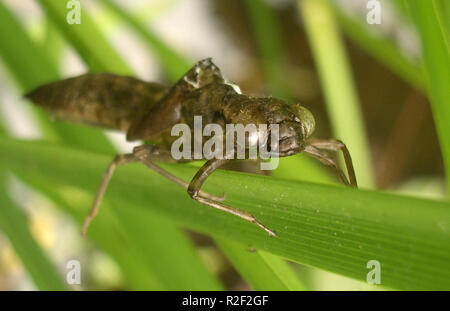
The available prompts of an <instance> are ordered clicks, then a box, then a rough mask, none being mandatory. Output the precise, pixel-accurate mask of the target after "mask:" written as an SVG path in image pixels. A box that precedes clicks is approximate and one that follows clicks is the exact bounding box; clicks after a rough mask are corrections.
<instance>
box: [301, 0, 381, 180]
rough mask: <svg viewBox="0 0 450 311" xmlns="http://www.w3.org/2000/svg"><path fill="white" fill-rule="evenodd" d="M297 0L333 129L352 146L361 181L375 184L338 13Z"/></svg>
mask: <svg viewBox="0 0 450 311" xmlns="http://www.w3.org/2000/svg"><path fill="white" fill-rule="evenodd" d="M297 3H298V8H299V11H300V14H301V16H302V19H303V22H304V25H305V29H306V33H307V36H308V39H309V42H310V45H311V48H312V52H313V55H314V58H315V61H316V64H317V68H318V71H319V76H320V80H321V83H322V88H323V90H324V93H325V99H326V103H327V109H328V113H329V117H330V120H331V124H332V129H333V133H334V134H335V136H336V138H338V139H341V140H342V141H344V142H345V143H346V145H347V147H348V149H349V150H350V153H351V154H352V158H353V163H354V166H355V171H356V175H357V178H358V182H359V184H360V185H361V186H363V187H369V188H370V187H372V186H373V185H374V182H373V172H372V164H371V163H372V162H371V157H370V147H369V143H368V141H367V135H366V131H365V127H364V123H363V117H362V114H361V111H360V107H359V103H358V96H357V92H356V90H355V86H354V84H353V80H352V74H351V68H350V64H349V61H348V59H347V55H346V53H345V48H344V44H343V42H342V39H341V36H340V34H339V31H338V25H337V22H336V20H335V16H334V15H333V11H332V10H331V8H330V6H329V4H328V3H327V2H325V1H323V0H304V1H300V0H298V2H297Z"/></svg>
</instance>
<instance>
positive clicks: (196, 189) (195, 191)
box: [188, 159, 276, 236]
mask: <svg viewBox="0 0 450 311" xmlns="http://www.w3.org/2000/svg"><path fill="white" fill-rule="evenodd" d="M228 161H230V160H228V159H212V160H209V161H207V162H206V163H205V164H204V165H203V166H202V167H201V168H200V169H199V170H198V172H197V173H196V174H195V176H194V178H193V179H192V181H191V183H190V184H189V187H188V194H189V195H190V196H191V198H192V199H194V200H196V201H198V202H200V203H202V204H205V205H207V206H210V207H213V208H217V209H219V210H221V211H224V212H227V213H230V214H233V215H235V216H238V217H240V218H242V219H245V220H247V221H249V222H251V223H254V224H255V225H257V226H258V227H260V228H261V229H263V230H264V231H266V232H267V233H268V234H269V235H271V236H276V233H275V232H274V231H272V230H270V229H269V228H267V227H266V226H264V225H263V224H262V223H260V222H259V221H258V220H257V219H256V218H255V216H253V215H252V214H250V213H247V212H244V211H241V210H239V209H237V208H234V207H231V206H228V205H225V204H223V203H220V202H218V201H217V200H213V199H211V198H207V197H204V196H203V195H202V193H201V190H200V189H201V187H202V185H203V183H204V182H205V181H206V179H207V178H208V177H209V175H211V174H212V173H213V172H214V171H215V170H216V169H217V168H219V167H220V166H222V165H224V164H225V163H227V162H228Z"/></svg>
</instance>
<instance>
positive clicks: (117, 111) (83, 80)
mask: <svg viewBox="0 0 450 311" xmlns="http://www.w3.org/2000/svg"><path fill="white" fill-rule="evenodd" d="M27 97H28V98H29V99H31V100H32V101H33V102H34V103H36V104H37V105H39V106H41V107H43V108H45V109H46V110H48V111H49V112H50V113H51V114H53V115H54V116H55V117H57V118H60V119H63V120H67V121H72V122H77V123H84V124H89V125H94V126H100V127H103V128H109V129H116V130H119V131H123V132H125V133H126V137H127V140H129V141H136V140H143V141H149V142H151V143H146V144H144V145H142V146H138V147H135V148H134V150H133V151H132V152H131V153H127V154H120V155H117V156H116V157H115V158H114V159H113V161H112V162H111V164H110V165H109V166H108V168H107V170H106V172H105V175H104V177H103V179H102V182H101V184H100V187H99V189H98V192H97V195H96V197H95V200H94V202H93V204H92V208H91V211H90V213H89V215H88V216H87V217H86V219H85V222H84V224H83V227H82V234H83V235H85V234H86V229H87V228H88V225H89V223H90V222H91V220H92V219H93V218H94V217H95V216H96V214H97V212H98V209H99V206H100V203H101V200H102V197H103V195H104V193H105V190H106V188H107V185H108V182H109V180H110V179H111V176H112V174H113V172H114V170H115V168H116V167H117V166H119V165H124V164H127V163H132V162H142V163H143V164H145V165H146V166H147V167H149V168H150V169H152V170H154V171H155V172H157V173H158V174H160V175H162V176H164V177H165V178H168V179H169V180H171V181H173V182H174V183H176V184H178V185H180V186H182V187H184V188H185V189H187V192H188V194H189V196H190V197H191V198H192V199H194V200H196V201H198V202H200V203H202V204H205V205H207V206H210V207H213V208H216V209H219V210H222V211H225V212H228V213H230V214H233V215H236V216H238V217H240V218H243V219H245V220H247V221H249V222H251V223H254V224H256V225H257V226H259V227H260V228H262V229H263V230H265V231H266V232H267V233H268V234H270V235H271V236H276V233H275V231H273V230H271V229H269V228H267V227H266V226H265V225H263V224H262V223H260V222H259V221H258V220H257V219H256V218H255V217H254V216H253V215H251V214H250V213H247V212H245V211H242V210H240V209H237V208H234V207H231V206H228V205H226V204H224V203H223V200H224V197H217V196H214V195H211V194H209V193H206V192H204V191H202V190H201V187H202V185H203V183H204V182H205V180H206V179H207V178H208V176H210V175H211V174H212V173H213V172H214V170H216V169H217V168H219V167H222V166H223V165H225V164H226V163H229V162H230V161H234V159H231V158H228V157H222V158H213V159H207V161H206V163H205V164H204V165H203V166H202V167H201V168H200V169H199V170H198V172H197V173H196V174H195V176H194V177H193V179H192V180H191V182H190V183H187V182H186V181H184V180H182V179H180V178H178V177H176V176H175V175H173V174H171V173H169V172H168V171H166V170H164V169H162V168H161V167H160V166H158V165H157V164H155V162H158V161H172V162H173V161H175V162H176V161H186V159H182V160H175V159H174V158H173V156H172V154H171V145H172V143H173V142H174V141H175V140H176V138H177V137H174V136H172V135H171V130H172V127H173V126H175V125H176V124H186V125H188V126H189V127H190V128H191V129H193V128H194V119H195V117H196V116H197V117H198V116H200V117H202V120H203V123H204V124H219V125H220V126H222V127H224V132H225V125H226V124H242V125H244V126H245V125H248V124H255V125H256V126H259V125H267V126H269V131H270V125H273V124H276V125H277V128H278V136H279V142H278V145H277V146H278V155H279V156H280V157H285V156H291V155H294V154H297V153H300V152H303V153H306V154H308V155H310V156H312V157H314V158H316V159H318V160H319V161H320V162H322V163H323V164H325V165H327V166H330V167H332V168H333V169H334V170H335V171H336V172H337V174H338V176H339V177H340V179H341V180H342V182H343V183H344V184H346V185H349V186H354V187H356V186H357V183H356V177H355V172H354V169H353V165H352V160H351V157H350V153H349V151H348V150H347V148H346V146H345V145H344V144H343V143H342V142H341V141H339V140H336V139H313V138H311V134H312V133H313V131H314V128H315V121H314V117H313V115H312V114H311V113H310V112H309V110H307V109H306V108H305V107H303V106H301V105H300V104H298V103H288V102H285V101H282V100H279V99H276V98H273V97H263V98H258V97H251V96H247V95H243V94H241V92H240V90H239V88H238V87H237V86H236V85H233V84H231V83H229V82H228V81H227V80H226V79H225V78H224V77H223V75H222V73H221V71H220V69H219V68H218V67H217V66H216V65H215V64H214V63H213V62H212V61H211V59H204V60H201V61H199V62H198V63H196V64H195V65H194V66H193V67H192V68H191V69H190V70H189V71H188V72H187V73H186V74H185V75H184V76H183V77H181V78H180V79H179V80H178V82H177V83H175V84H174V85H173V86H172V87H166V86H164V85H162V84H159V83H150V82H144V81H141V80H139V79H136V78H133V77H128V76H120V75H114V74H107V73H92V74H91V73H88V74H84V75H81V76H78V77H74V78H69V79H65V80H61V81H57V82H53V83H49V84H46V85H43V86H40V87H38V88H37V89H35V90H34V91H32V92H30V93H29V94H27ZM325 151H342V153H343V156H344V160H345V164H346V168H347V174H348V177H347V176H346V174H345V173H344V172H343V171H342V169H341V168H340V167H339V166H338V165H337V163H336V162H335V160H334V159H333V158H331V157H330V156H329V155H328V154H327V153H326V152H325ZM192 152H194V151H192ZM200 158H201V157H200ZM191 159H199V155H198V154H195V155H194V154H193V155H192V157H191Z"/></svg>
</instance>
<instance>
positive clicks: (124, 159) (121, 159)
mask: <svg viewBox="0 0 450 311" xmlns="http://www.w3.org/2000/svg"><path fill="white" fill-rule="evenodd" d="M136 161H138V159H137V158H136V157H135V156H134V155H133V154H132V153H127V154H119V155H117V156H116V157H115V158H114V160H112V161H111V163H110V164H109V166H108V168H107V169H106V172H105V174H104V175H103V179H102V182H101V184H100V187H99V188H98V191H97V195H96V196H95V199H94V203H93V204H92V207H91V211H90V212H89V215H87V216H86V218H85V219H84V222H83V226H82V228H81V235H82V236H86V230H87V228H88V226H89V224H90V223H91V221H92V219H94V218H95V216H96V215H97V213H98V209H99V207H100V203H101V201H102V198H103V195H104V194H105V190H106V188H107V186H108V183H109V181H110V180H111V177H112V175H113V173H114V170H115V169H116V167H117V166H118V165H124V164H127V163H132V162H136Z"/></svg>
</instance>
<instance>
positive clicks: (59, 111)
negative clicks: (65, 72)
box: [27, 73, 167, 132]
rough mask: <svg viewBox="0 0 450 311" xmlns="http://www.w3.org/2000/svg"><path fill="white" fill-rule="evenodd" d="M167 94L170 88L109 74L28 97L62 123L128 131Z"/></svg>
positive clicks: (54, 86) (48, 87) (63, 83)
mask: <svg viewBox="0 0 450 311" xmlns="http://www.w3.org/2000/svg"><path fill="white" fill-rule="evenodd" d="M166 92H167V87H165V86H163V85H161V84H158V83H149V82H144V81H141V80H138V79H136V78H133V77H126V76H118V75H113V74H108V73H98V74H84V75H81V76H78V77H75V78H69V79H66V80H61V81H57V82H53V83H50V84H46V85H45V86H43V87H39V88H37V89H36V90H34V91H32V92H30V93H29V94H27V97H28V98H30V99H31V100H33V102H35V103H36V104H37V105H39V106H42V107H43V108H45V109H46V110H48V111H49V112H51V113H52V115H54V116H55V117H57V118H60V119H62V120H67V121H72V122H77V123H85V124H90V125H96V126H102V127H105V128H110V129H117V130H120V131H125V132H126V131H128V128H129V127H130V125H131V124H132V123H133V122H135V121H136V120H138V119H140V118H141V117H142V116H143V115H144V114H145V113H147V112H148V111H149V110H150V108H151V107H153V106H154V105H155V104H156V103H157V102H158V101H159V100H160V99H161V98H162V97H163V96H164V94H165V93H166Z"/></svg>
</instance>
